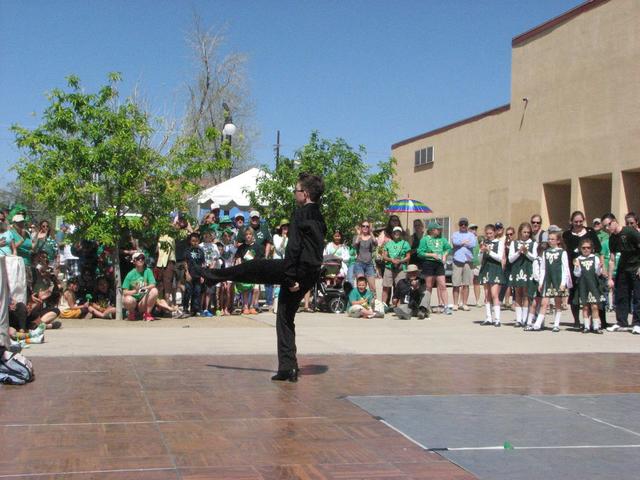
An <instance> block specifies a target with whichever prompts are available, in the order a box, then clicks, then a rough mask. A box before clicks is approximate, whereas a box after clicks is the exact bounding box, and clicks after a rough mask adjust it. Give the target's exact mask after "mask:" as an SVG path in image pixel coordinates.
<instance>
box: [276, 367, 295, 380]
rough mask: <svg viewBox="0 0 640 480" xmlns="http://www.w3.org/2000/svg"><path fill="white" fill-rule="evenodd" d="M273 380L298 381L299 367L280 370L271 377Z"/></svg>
mask: <svg viewBox="0 0 640 480" xmlns="http://www.w3.org/2000/svg"><path fill="white" fill-rule="evenodd" d="M271 380H273V381H274V382H285V381H287V380H288V381H290V382H297V381H298V369H297V368H292V369H291V370H278V373H276V374H275V375H274V376H273V377H271Z"/></svg>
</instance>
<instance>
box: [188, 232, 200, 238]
mask: <svg viewBox="0 0 640 480" xmlns="http://www.w3.org/2000/svg"><path fill="white" fill-rule="evenodd" d="M194 237H195V238H197V239H200V234H199V233H198V232H191V233H190V234H189V240H191V239H192V238H194Z"/></svg>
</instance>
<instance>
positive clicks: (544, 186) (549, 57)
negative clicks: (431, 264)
mask: <svg viewBox="0 0 640 480" xmlns="http://www.w3.org/2000/svg"><path fill="white" fill-rule="evenodd" d="M392 154H393V156H394V157H395V158H396V159H397V161H398V165H397V181H398V183H399V193H401V194H402V195H403V196H404V195H405V194H409V196H411V197H414V198H418V199H421V200H424V201H426V202H427V203H428V205H429V206H430V207H431V208H432V209H433V211H434V216H437V217H440V218H442V219H443V220H449V221H450V222H451V226H452V229H454V230H455V228H456V227H455V226H454V225H455V222H457V219H458V218H459V217H460V216H466V217H469V218H470V220H471V221H472V222H474V223H477V224H479V225H484V224H485V223H493V222H495V221H496V220H501V221H503V222H504V223H505V224H506V225H508V224H510V225H514V226H517V225H518V224H519V223H520V222H522V221H528V220H529V217H530V216H531V214H533V213H541V214H542V216H543V219H544V223H545V224H546V225H549V224H551V223H554V224H557V225H560V226H561V227H564V226H565V225H566V224H567V223H568V220H569V215H570V213H571V211H573V210H582V211H584V212H585V214H586V216H587V219H589V220H590V219H592V218H594V217H596V216H600V215H601V214H602V213H604V212H606V211H609V210H611V211H613V212H614V213H616V214H617V215H619V214H620V215H624V213H626V212H627V211H630V210H633V211H636V212H639V211H640V0H591V1H588V2H586V3H583V4H581V5H579V6H577V7H576V8H574V9H573V10H570V11H568V12H566V13H564V14H563V15H560V16H559V17H556V18H554V19H552V20H549V21H548V22H546V23H544V24H542V25H540V26H538V27H536V28H534V29H532V30H530V31H528V32H525V33H523V34H521V35H519V36H517V37H515V38H514V39H513V41H512V81H511V102H510V103H509V104H507V105H503V106H501V107H498V108H496V109H494V110H491V111H488V112H484V113H481V114H479V115H476V116H474V117H471V118H467V119H465V120H462V121H459V122H456V123H454V124H451V125H447V126H444V127H441V128H438V129H436V130H433V131H430V132H427V133H424V134H421V135H418V136H415V137H412V138H408V139H406V140H403V141H400V142H398V143H396V144H394V145H393V146H392ZM459 172H468V173H467V174H466V175H460V174H459ZM423 192H427V193H423ZM424 196H426V197H428V198H423V197H424Z"/></svg>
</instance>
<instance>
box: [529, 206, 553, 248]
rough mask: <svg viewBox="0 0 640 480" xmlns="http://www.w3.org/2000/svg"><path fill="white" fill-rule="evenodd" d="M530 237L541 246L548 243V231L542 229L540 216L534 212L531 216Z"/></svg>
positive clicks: (545, 245)
mask: <svg viewBox="0 0 640 480" xmlns="http://www.w3.org/2000/svg"><path fill="white" fill-rule="evenodd" d="M530 222H531V239H532V240H533V241H534V242H536V243H537V244H538V245H542V248H546V247H547V245H548V239H549V233H548V232H545V231H544V230H543V229H542V216H540V215H539V214H537V213H536V214H535V215H532V216H531V220H530Z"/></svg>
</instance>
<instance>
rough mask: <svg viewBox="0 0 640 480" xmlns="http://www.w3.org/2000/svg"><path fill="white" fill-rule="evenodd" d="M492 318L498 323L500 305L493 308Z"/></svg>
mask: <svg viewBox="0 0 640 480" xmlns="http://www.w3.org/2000/svg"><path fill="white" fill-rule="evenodd" d="M493 316H494V317H495V319H496V323H500V305H494V306H493Z"/></svg>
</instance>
